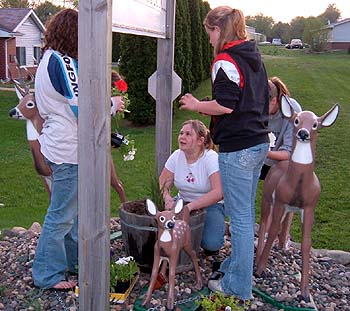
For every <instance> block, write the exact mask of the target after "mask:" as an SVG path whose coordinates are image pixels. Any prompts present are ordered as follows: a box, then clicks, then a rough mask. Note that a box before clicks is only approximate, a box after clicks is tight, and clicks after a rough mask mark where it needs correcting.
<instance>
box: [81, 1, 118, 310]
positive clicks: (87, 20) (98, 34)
mask: <svg viewBox="0 0 350 311" xmlns="http://www.w3.org/2000/svg"><path fill="white" fill-rule="evenodd" d="M111 5H112V2H111V0H107V1H99V0H80V1H79V119H78V139H79V149H78V150H79V151H78V155H79V188H78V189H79V290H80V293H79V309H80V310H84V311H90V310H91V311H96V310H101V311H103V310H106V311H107V310H109V309H110V307H109V262H110V258H109V257H110V255H109V254H110V250H109V247H110V244H109V234H110V213H109V208H110V169H109V168H110V166H109V165H110V164H109V153H110V93H111V82H110V79H111V72H110V66H111V41H112V32H111V28H112V24H111V20H112V19H111V12H112V10H111Z"/></svg>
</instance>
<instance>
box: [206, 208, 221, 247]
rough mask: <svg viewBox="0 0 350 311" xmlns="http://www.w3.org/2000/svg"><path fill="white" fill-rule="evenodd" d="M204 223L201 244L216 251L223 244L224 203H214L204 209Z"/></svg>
mask: <svg viewBox="0 0 350 311" xmlns="http://www.w3.org/2000/svg"><path fill="white" fill-rule="evenodd" d="M205 211H206V215H205V223H204V229H203V235H202V242H201V246H202V248H204V249H207V250H209V251H217V250H219V249H220V248H221V247H222V245H223V244H224V235H225V208H224V204H221V203H216V204H213V205H210V206H209V207H207V208H206V209H205Z"/></svg>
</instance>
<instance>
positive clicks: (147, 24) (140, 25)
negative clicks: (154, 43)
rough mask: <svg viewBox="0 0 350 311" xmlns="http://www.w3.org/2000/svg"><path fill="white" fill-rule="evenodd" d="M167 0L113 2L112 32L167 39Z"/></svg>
mask: <svg viewBox="0 0 350 311" xmlns="http://www.w3.org/2000/svg"><path fill="white" fill-rule="evenodd" d="M166 1H167V0H113V1H112V31H114V32H122V33H127V34H134V35H142V36H149V37H156V38H162V39H165V38H166Z"/></svg>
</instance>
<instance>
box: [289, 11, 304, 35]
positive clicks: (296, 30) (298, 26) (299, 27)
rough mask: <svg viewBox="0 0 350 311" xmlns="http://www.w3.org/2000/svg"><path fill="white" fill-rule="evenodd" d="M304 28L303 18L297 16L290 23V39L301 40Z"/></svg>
mask: <svg viewBox="0 0 350 311" xmlns="http://www.w3.org/2000/svg"><path fill="white" fill-rule="evenodd" d="M304 28H305V17H303V16H297V17H295V18H294V19H292V21H291V22H290V36H291V39H293V38H296V39H299V38H302V36H303V33H304Z"/></svg>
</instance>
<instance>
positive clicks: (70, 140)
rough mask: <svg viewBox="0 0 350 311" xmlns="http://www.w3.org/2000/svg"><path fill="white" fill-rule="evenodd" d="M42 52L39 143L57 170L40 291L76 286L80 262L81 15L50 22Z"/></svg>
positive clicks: (41, 252)
mask: <svg viewBox="0 0 350 311" xmlns="http://www.w3.org/2000/svg"><path fill="white" fill-rule="evenodd" d="M42 52H43V56H42V59H41V61H40V64H39V66H38V69H37V72H36V77H35V98H36V102H37V106H38V110H39V113H40V115H41V117H42V118H43V119H44V124H43V129H42V133H41V135H40V136H39V142H40V145H41V153H42V154H43V155H44V157H45V159H46V161H47V163H48V165H49V166H50V168H51V170H52V191H51V201H50V205H49V208H48V210H47V214H46V216H45V220H44V223H43V228H42V232H41V235H40V239H39V242H38V245H37V248H36V252H35V258H34V263H33V272H32V274H33V280H34V285H35V286H37V287H40V288H45V289H47V288H53V289H58V290H70V289H73V288H74V287H75V285H76V283H75V282H74V281H70V280H66V278H65V276H66V273H67V272H72V273H74V272H76V267H77V264H78V12H77V11H75V10H72V9H65V10H62V11H60V12H59V13H57V14H56V15H54V16H53V17H52V18H51V19H50V21H49V23H48V25H47V27H46V31H45V45H44V47H43V50H42ZM113 100H114V103H115V104H116V106H117V107H114V111H118V110H122V109H123V102H122V100H121V98H119V99H116V98H113ZM116 100H117V101H119V102H117V103H116V102H115V101H116ZM112 111H113V105H112Z"/></svg>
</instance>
